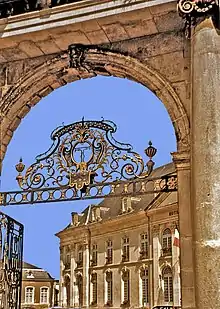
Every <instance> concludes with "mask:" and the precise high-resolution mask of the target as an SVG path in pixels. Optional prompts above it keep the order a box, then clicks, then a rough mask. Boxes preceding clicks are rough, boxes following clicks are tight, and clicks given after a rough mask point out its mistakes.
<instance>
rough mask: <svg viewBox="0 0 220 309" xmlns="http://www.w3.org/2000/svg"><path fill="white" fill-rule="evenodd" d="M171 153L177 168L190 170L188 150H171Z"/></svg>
mask: <svg viewBox="0 0 220 309" xmlns="http://www.w3.org/2000/svg"><path fill="white" fill-rule="evenodd" d="M171 155H172V157H173V162H174V164H175V166H176V169H177V170H190V161H191V160H190V151H183V152H181V151H180V152H172V153H171Z"/></svg>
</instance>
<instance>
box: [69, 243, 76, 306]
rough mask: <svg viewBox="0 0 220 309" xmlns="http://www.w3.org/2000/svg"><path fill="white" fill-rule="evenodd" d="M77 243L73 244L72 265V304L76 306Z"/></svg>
mask: <svg viewBox="0 0 220 309" xmlns="http://www.w3.org/2000/svg"><path fill="white" fill-rule="evenodd" d="M76 266H77V265H76V245H71V266H70V271H71V273H70V276H71V278H70V306H72V307H74V306H75V287H76V285H75V282H76V276H75V269H76Z"/></svg>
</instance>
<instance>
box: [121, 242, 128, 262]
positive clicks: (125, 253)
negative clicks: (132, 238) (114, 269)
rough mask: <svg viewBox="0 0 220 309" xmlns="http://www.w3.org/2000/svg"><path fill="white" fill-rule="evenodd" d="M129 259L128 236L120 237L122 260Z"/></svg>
mask: <svg viewBox="0 0 220 309" xmlns="http://www.w3.org/2000/svg"><path fill="white" fill-rule="evenodd" d="M128 261H129V238H128V237H125V238H123V239H122V262H128Z"/></svg>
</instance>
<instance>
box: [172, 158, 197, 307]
mask: <svg viewBox="0 0 220 309" xmlns="http://www.w3.org/2000/svg"><path fill="white" fill-rule="evenodd" d="M173 160H174V163H175V166H176V171H177V177H178V206H179V233H180V270H181V271H180V272H181V275H180V276H181V302H182V303H181V306H182V309H193V308H195V282H194V260H193V243H192V209H191V195H190V192H191V171H190V153H189V152H177V153H173Z"/></svg>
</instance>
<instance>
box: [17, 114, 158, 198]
mask: <svg viewBox="0 0 220 309" xmlns="http://www.w3.org/2000/svg"><path fill="white" fill-rule="evenodd" d="M116 129H117V127H116V125H115V124H114V123H113V122H111V121H107V120H102V121H84V119H83V120H82V121H80V122H76V123H73V124H70V125H67V126H62V127H59V128H57V129H56V130H55V131H54V132H53V133H52V134H51V139H52V140H53V145H52V146H51V148H50V149H49V150H48V151H47V152H45V153H44V154H42V155H39V156H37V157H36V162H35V163H34V164H32V165H31V166H30V167H29V168H28V169H27V170H26V172H25V174H24V176H23V175H22V172H23V171H24V169H25V166H24V164H23V162H22V160H20V162H19V163H18V164H17V165H16V169H17V171H18V172H19V174H18V176H17V178H16V179H17V181H18V184H19V186H20V188H22V189H23V190H29V189H39V188H48V187H53V186H56V187H72V188H75V189H76V190H82V191H83V190H84V192H85V189H86V187H87V186H89V185H91V184H94V185H95V184H99V183H107V182H115V181H116V182H117V181H128V180H132V179H137V178H140V179H142V178H145V177H147V176H148V175H149V174H150V173H151V171H152V169H153V166H154V162H153V161H152V157H153V156H154V155H155V154H156V149H155V148H154V147H153V146H152V144H151V143H149V147H148V148H147V149H146V150H145V153H146V155H147V156H148V158H149V160H148V162H147V163H146V164H145V163H144V161H143V159H142V157H141V156H140V155H139V154H138V153H137V152H134V151H133V149H132V146H131V145H130V144H124V143H119V142H117V141H116V140H115V139H114V137H113V134H114V133H115V132H116Z"/></svg>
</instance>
